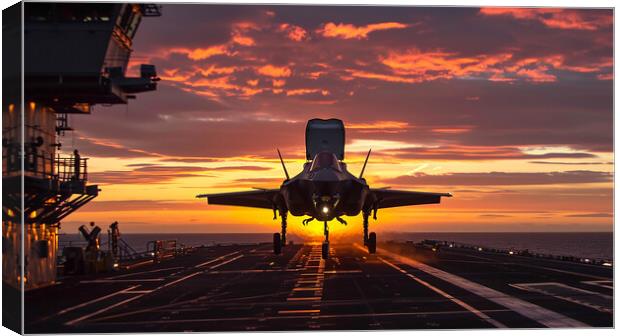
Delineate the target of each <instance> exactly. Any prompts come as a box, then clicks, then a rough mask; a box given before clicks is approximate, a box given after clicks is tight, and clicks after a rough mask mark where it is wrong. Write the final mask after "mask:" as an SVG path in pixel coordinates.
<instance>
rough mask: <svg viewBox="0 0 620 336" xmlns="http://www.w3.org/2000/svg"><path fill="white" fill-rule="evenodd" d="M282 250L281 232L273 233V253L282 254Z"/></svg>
mask: <svg viewBox="0 0 620 336" xmlns="http://www.w3.org/2000/svg"><path fill="white" fill-rule="evenodd" d="M280 252H282V241H281V240H280V234H279V233H274V234H273V253H274V254H280Z"/></svg>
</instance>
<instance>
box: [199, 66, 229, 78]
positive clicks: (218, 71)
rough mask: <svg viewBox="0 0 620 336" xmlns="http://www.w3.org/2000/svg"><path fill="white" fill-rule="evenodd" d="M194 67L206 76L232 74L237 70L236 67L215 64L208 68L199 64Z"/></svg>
mask: <svg viewBox="0 0 620 336" xmlns="http://www.w3.org/2000/svg"><path fill="white" fill-rule="evenodd" d="M194 68H195V69H196V70H198V72H199V73H200V74H201V75H203V76H205V77H209V76H211V75H230V74H231V73H233V72H235V71H236V70H237V69H236V68H235V67H218V66H215V65H211V66H209V67H208V68H201V67H199V66H195V67H194Z"/></svg>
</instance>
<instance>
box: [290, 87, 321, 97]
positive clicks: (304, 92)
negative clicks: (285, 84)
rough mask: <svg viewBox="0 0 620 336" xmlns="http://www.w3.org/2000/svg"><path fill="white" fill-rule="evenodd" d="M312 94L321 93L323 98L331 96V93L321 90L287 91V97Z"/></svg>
mask: <svg viewBox="0 0 620 336" xmlns="http://www.w3.org/2000/svg"><path fill="white" fill-rule="evenodd" d="M310 93H321V95H323V96H327V95H329V91H327V90H321V89H295V90H288V91H286V95H287V96H300V95H306V94H310Z"/></svg>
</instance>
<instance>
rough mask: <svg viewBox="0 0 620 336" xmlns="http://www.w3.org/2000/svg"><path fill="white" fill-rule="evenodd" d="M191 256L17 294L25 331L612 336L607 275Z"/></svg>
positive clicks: (340, 252) (366, 257) (463, 261)
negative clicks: (577, 335) (578, 331)
mask: <svg viewBox="0 0 620 336" xmlns="http://www.w3.org/2000/svg"><path fill="white" fill-rule="evenodd" d="M330 248H331V251H330V258H329V259H327V260H324V259H322V258H321V245H320V244H304V245H300V244H296V245H291V244H289V245H287V246H286V247H285V248H283V250H282V254H281V255H274V254H273V253H272V246H271V244H254V245H230V246H209V247H199V248H196V249H195V250H194V251H193V252H191V253H189V254H188V255H184V256H179V257H176V258H172V259H168V260H163V261H161V262H159V263H154V262H146V263H142V264H141V265H136V266H135V267H131V268H129V269H125V270H122V271H118V272H113V273H105V274H99V275H96V276H92V275H91V276H81V277H68V278H64V279H60V282H61V283H59V284H57V285H54V286H50V287H46V288H40V289H35V290H31V291H28V292H26V294H25V295H26V298H25V302H26V307H25V312H26V316H25V321H27V324H26V326H25V328H26V329H25V331H26V332H27V333H53V332H65V333H66V332H80V333H86V332H97V333H101V332H156V331H160V332H184V331H195V332H199V331H203V332H204V331H244V330H248V331H254V330H255V331H271V330H276V331H277V330H351V329H354V330H378V329H468V328H588V327H608V328H609V327H613V299H612V297H613V279H612V276H613V275H612V273H613V270H612V267H608V266H603V265H591V264H583V263H576V262H571V261H563V260H555V259H540V258H532V257H528V256H521V255H511V254H505V253H494V252H487V251H478V250H472V249H468V248H459V247H456V246H454V247H445V248H441V249H437V250H434V251H433V250H432V249H421V248H417V247H415V246H414V244H411V243H409V244H408V243H380V244H378V247H377V254H376V255H370V254H368V253H367V251H366V249H365V248H363V247H362V246H360V245H356V244H336V243H333V244H332V245H331V247H330Z"/></svg>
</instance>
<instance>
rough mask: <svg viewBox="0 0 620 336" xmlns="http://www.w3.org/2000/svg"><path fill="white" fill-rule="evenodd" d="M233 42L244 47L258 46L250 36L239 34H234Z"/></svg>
mask: <svg viewBox="0 0 620 336" xmlns="http://www.w3.org/2000/svg"><path fill="white" fill-rule="evenodd" d="M232 41H233V42H234V43H237V44H239V45H242V46H246V47H251V46H253V45H255V44H256V42H254V39H253V38H251V37H249V36H243V35H241V34H239V33H235V34H233V38H232Z"/></svg>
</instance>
